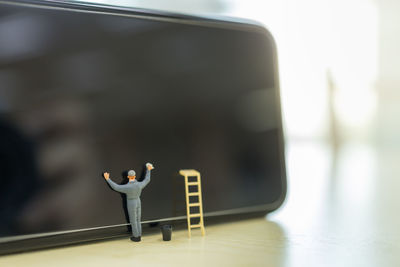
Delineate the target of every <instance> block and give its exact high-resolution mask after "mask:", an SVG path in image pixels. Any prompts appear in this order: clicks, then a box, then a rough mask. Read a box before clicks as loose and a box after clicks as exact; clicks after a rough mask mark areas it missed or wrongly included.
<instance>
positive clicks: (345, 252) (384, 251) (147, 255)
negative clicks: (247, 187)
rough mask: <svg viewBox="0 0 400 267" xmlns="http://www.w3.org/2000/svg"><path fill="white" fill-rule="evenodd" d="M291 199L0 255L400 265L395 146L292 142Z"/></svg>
mask: <svg viewBox="0 0 400 267" xmlns="http://www.w3.org/2000/svg"><path fill="white" fill-rule="evenodd" d="M287 159H288V161H287V165H288V176H289V191H288V198H287V201H286V202H285V204H284V205H283V207H282V208H281V209H280V210H278V211H276V212H275V213H273V214H270V215H268V217H266V218H258V219H249V220H244V221H238V222H230V223H226V224H217V225H211V226H207V225H206V232H207V233H206V236H205V237H201V236H200V232H199V231H195V232H194V234H193V236H192V238H191V239H188V238H187V232H186V231H183V230H182V231H174V232H173V237H172V238H173V239H172V241H170V242H163V241H162V240H161V234H154V235H148V236H145V237H144V238H143V241H142V242H141V243H132V242H131V241H130V240H129V239H127V238H121V239H117V240H111V241H104V242H97V243H92V244H85V245H79V246H71V247H65V248H56V249H51V250H44V251H37V252H31V253H22V254H15V255H9V256H3V257H0V266H73V267H78V266H143V265H163V266H183V265H190V266H207V265H209V266H217V265H221V266H222V265H223V266H226V265H227V266H363V267H365V266H385V267H386V266H400V215H399V211H400V209H399V199H400V197H399V194H398V190H399V189H400V180H399V174H400V164H399V163H400V157H399V155H398V153H397V151H396V150H394V149H390V148H387V149H378V148H376V147H374V146H371V145H368V144H356V143H352V144H346V145H343V146H341V147H340V148H339V149H338V148H334V149H332V148H331V147H330V146H329V144H324V143H315V142H300V143H293V144H291V143H289V144H288V146H287Z"/></svg>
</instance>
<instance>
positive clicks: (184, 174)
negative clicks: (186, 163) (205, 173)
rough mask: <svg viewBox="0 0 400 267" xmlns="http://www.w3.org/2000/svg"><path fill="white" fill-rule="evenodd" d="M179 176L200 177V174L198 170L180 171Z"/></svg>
mask: <svg viewBox="0 0 400 267" xmlns="http://www.w3.org/2000/svg"><path fill="white" fill-rule="evenodd" d="M179 174H180V175H183V176H200V173H199V172H198V171H196V170H180V171H179Z"/></svg>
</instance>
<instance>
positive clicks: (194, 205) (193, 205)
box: [189, 203, 200, 207]
mask: <svg viewBox="0 0 400 267" xmlns="http://www.w3.org/2000/svg"><path fill="white" fill-rule="evenodd" d="M197 206H200V203H189V207H197Z"/></svg>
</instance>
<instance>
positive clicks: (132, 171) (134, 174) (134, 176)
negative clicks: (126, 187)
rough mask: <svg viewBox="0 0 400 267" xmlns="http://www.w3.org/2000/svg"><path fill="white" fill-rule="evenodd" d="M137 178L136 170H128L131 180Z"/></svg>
mask: <svg viewBox="0 0 400 267" xmlns="http://www.w3.org/2000/svg"><path fill="white" fill-rule="evenodd" d="M135 178H136V172H135V171H134V170H130V171H128V179H129V181H133V180H135Z"/></svg>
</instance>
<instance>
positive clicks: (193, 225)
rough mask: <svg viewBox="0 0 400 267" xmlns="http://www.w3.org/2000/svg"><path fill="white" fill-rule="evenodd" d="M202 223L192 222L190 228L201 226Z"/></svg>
mask: <svg viewBox="0 0 400 267" xmlns="http://www.w3.org/2000/svg"><path fill="white" fill-rule="evenodd" d="M200 227H201V224H191V225H190V228H200Z"/></svg>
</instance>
